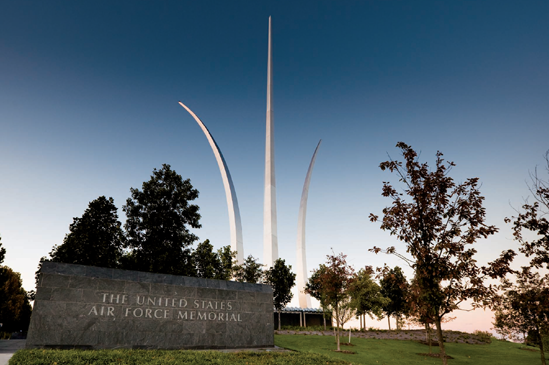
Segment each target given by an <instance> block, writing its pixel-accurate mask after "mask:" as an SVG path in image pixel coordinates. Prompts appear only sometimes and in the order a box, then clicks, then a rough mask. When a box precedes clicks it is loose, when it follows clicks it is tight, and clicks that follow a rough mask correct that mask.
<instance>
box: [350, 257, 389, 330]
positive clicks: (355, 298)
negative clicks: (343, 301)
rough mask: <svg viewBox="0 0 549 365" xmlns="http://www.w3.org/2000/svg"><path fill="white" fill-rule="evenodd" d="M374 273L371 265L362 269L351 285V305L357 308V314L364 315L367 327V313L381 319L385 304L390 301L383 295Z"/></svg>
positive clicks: (371, 316)
mask: <svg viewBox="0 0 549 365" xmlns="http://www.w3.org/2000/svg"><path fill="white" fill-rule="evenodd" d="M372 274H373V270H372V268H371V267H369V266H367V267H365V268H364V269H360V270H359V271H358V273H357V274H356V276H355V280H354V281H353V282H352V284H351V285H350V287H349V294H350V296H351V302H350V305H351V307H352V308H354V309H355V310H356V314H357V316H364V327H366V314H367V315H368V316H370V318H372V319H373V316H374V315H375V316H376V317H377V318H378V319H381V318H382V313H383V306H384V305H386V304H387V303H388V302H389V300H388V299H387V298H385V297H384V296H383V295H382V293H381V288H380V286H379V285H378V284H377V283H376V282H375V281H374V279H373V277H372Z"/></svg>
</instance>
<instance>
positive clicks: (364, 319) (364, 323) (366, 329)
mask: <svg viewBox="0 0 549 365" xmlns="http://www.w3.org/2000/svg"><path fill="white" fill-rule="evenodd" d="M363 316H364V321H363V322H364V330H367V328H366V313H364V314H363Z"/></svg>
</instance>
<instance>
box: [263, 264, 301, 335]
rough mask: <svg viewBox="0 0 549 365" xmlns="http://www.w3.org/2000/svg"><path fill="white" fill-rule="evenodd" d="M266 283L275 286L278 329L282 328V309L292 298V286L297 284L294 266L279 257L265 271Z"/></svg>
mask: <svg viewBox="0 0 549 365" xmlns="http://www.w3.org/2000/svg"><path fill="white" fill-rule="evenodd" d="M265 283H266V284H269V285H270V286H271V287H272V288H273V304H274V307H275V309H276V311H277V312H278V329H279V330H280V311H281V310H282V308H284V307H285V306H286V304H288V303H290V301H291V300H292V297H293V294H292V288H293V287H294V285H295V274H294V273H293V272H292V266H291V265H288V266H286V262H285V261H284V260H283V259H280V258H279V259H277V260H276V261H275V263H274V265H273V266H272V267H271V268H270V269H268V270H267V271H265Z"/></svg>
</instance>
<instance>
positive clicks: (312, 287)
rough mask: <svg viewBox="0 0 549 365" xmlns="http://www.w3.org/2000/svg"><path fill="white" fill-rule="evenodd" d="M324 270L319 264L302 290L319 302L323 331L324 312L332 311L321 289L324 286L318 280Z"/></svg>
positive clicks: (324, 267)
mask: <svg viewBox="0 0 549 365" xmlns="http://www.w3.org/2000/svg"><path fill="white" fill-rule="evenodd" d="M324 270H326V266H325V265H323V264H320V266H319V268H318V269H317V270H314V271H313V273H312V275H311V277H310V278H309V281H307V283H306V284H305V289H304V292H305V293H307V294H309V295H310V296H311V297H313V298H315V299H316V300H318V301H319V302H320V307H321V308H322V319H323V320H324V331H326V313H332V311H331V309H330V303H328V301H327V300H326V295H325V294H324V291H323V288H324V287H323V285H322V282H321V281H320V277H321V276H322V275H323V273H324Z"/></svg>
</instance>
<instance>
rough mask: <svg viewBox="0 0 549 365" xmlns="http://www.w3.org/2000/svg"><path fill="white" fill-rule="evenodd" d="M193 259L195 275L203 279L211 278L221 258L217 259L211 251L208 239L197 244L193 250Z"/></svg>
mask: <svg viewBox="0 0 549 365" xmlns="http://www.w3.org/2000/svg"><path fill="white" fill-rule="evenodd" d="M193 261H194V265H195V269H196V276H197V277H199V278H204V279H213V278H214V277H215V271H216V268H217V267H219V266H221V260H219V257H218V256H217V255H216V253H215V252H214V251H213V246H212V245H211V244H210V240H206V241H204V242H202V243H199V244H198V246H197V247H196V250H194V252H193ZM193 276H194V275H193Z"/></svg>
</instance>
